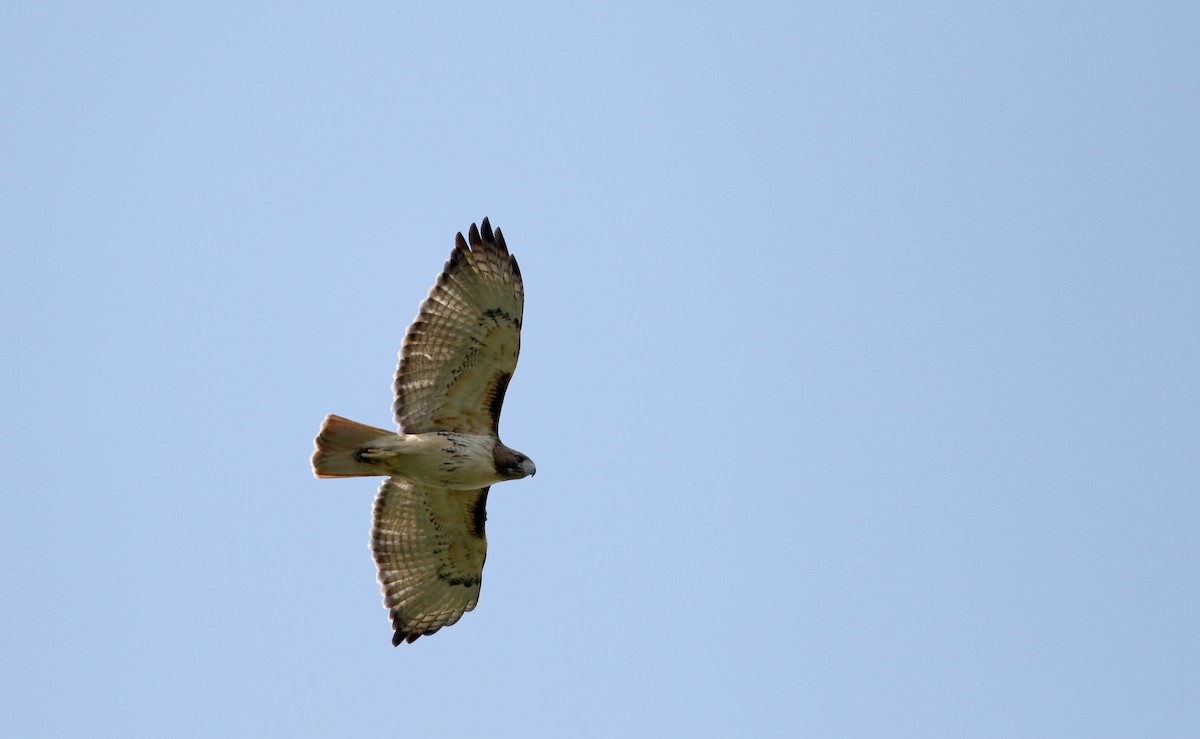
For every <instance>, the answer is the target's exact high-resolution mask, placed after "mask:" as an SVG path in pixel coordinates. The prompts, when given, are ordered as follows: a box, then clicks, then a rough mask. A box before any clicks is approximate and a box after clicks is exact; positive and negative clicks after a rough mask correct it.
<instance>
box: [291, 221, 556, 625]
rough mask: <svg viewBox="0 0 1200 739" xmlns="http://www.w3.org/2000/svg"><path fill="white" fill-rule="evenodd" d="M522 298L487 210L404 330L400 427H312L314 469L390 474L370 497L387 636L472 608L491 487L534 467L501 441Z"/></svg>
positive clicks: (396, 409)
mask: <svg viewBox="0 0 1200 739" xmlns="http://www.w3.org/2000/svg"><path fill="white" fill-rule="evenodd" d="M524 305H525V292H524V286H523V285H522V282H521V270H520V269H519V268H518V267H517V260H516V259H515V258H514V257H513V256H512V255H510V254H509V253H508V247H507V246H506V245H505V243H504V234H502V233H501V232H500V229H496V230H495V231H494V232H493V231H492V227H491V224H489V223H488V219H486V218H484V219H483V224H482V227H481V228H476V227H475V224H473V223H472V224H471V229H470V232H469V235H468V237H467V238H466V239H464V238H463V235H462V233H459V234H458V235H457V236H456V238H455V243H454V251H453V253H451V255H450V259H449V260H448V261H447V262H446V265H445V267H444V268H443V269H442V273H441V275H439V276H438V279H437V282H436V283H435V284H434V286H433V287H432V288H431V289H430V290H429V295H428V297H426V298H425V301H424V302H423V303H421V307H420V310H419V311H418V313H417V317H416V319H414V320H413V322H412V325H411V326H409V327H408V332H407V333H406V334H405V336H404V343H403V345H402V346H401V348H400V366H399V367H398V368H397V369H396V377H395V382H394V384H393V389H394V391H395V403H394V404H393V405H392V411H393V415H394V417H395V421H396V424H397V426H398V427H399V429H400V432H399V433H393V432H391V431H388V430H386V429H381V428H375V427H374V426H366V425H364V424H361V423H357V422H355V421H350V420H348V419H345V418H342V417H340V416H333V415H331V416H327V417H326V418H325V422H324V423H323V424H322V425H321V430H320V432H319V433H318V435H317V438H316V447H317V450H316V452H315V453H314V454H313V457H312V467H313V473H314V474H315V475H316V476H317V477H321V478H326V477H363V476H371V475H384V476H387V479H386V480H384V481H383V485H382V486H381V487H380V488H379V494H378V495H377V496H376V498H375V507H374V519H373V523H372V527H371V552H372V554H373V555H374V558H375V564H376V565H377V566H378V568H379V584H380V586H381V588H382V590H383V604H384V607H385V608H387V609H388V613H389V614H390V616H391V619H392V626H393V628H394V630H395V633H394V635H393V636H392V644H393V645H399V644H400V643H401V642H410V643H411V642H413V641H415V640H416V639H417V638H418V637H421V636H428V635H429V634H433V633H434V632H436V631H437V630H438V629H440V628H442V627H443V626H450V625H451V624H453V623H456V622H457V621H458V620H459V619H460V618H462V615H463V614H464V613H466V612H467V611H469V610H471V609H473V608H474V607H475V604H476V603H477V602H478V601H479V585H480V582H481V580H482V577H483V561H484V559H485V558H486V556H487V539H486V537H485V536H484V521H485V520H486V519H487V513H486V505H487V496H488V489H489V488H490V487H491V486H492V485H494V484H495V483H498V482H502V481H504V480H519V479H521V478H522V477H528V476H531V475H533V474H534V473H535V472H536V471H537V468H536V467H534V465H533V461H532V460H530V459H529V457H526V456H525V455H524V454H521V453H520V452H518V451H516V450H514V449H510V448H509V447H507V446H505V445H504V444H503V443H501V441H500V438H499V427H500V407H501V405H503V403H504V393H505V390H507V389H508V382H509V380H511V379H512V375H513V371H514V370H515V369H516V367H517V354H518V353H519V352H520V348H521V319H522V313H523V311H524Z"/></svg>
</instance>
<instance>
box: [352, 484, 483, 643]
mask: <svg viewBox="0 0 1200 739" xmlns="http://www.w3.org/2000/svg"><path fill="white" fill-rule="evenodd" d="M487 494H488V488H482V489H480V490H446V489H444V488H436V487H430V486H427V485H422V484H421V483H419V482H414V481H412V480H409V479H406V478H403V477H389V478H388V479H387V480H384V482H383V486H382V487H380V488H379V495H378V496H376V498H375V517H374V523H373V525H372V527H371V552H372V553H373V554H374V555H375V564H376V565H378V566H379V584H380V586H381V587H382V589H383V605H384V607H386V608H387V609H388V613H389V614H390V615H391V617H392V625H393V627H394V628H395V630H396V633H395V635H393V637H392V644H394V645H399V644H400V642H402V641H407V642H413V641H415V640H416V639H417V638H418V637H420V636H427V635H429V634H432V633H434V632H435V631H437V630H438V629H440V628H442V627H443V626H449V625H451V624H453V623H455V622H457V621H458V619H460V618H462V615H463V614H464V613H466V612H467V611H469V610H471V609H472V608H474V607H475V604H476V603H477V602H478V601H479V584H480V582H481V581H482V579H483V560H484V559H485V558H486V557H487V538H486V537H485V536H484V533H483V527H484V521H485V520H486V519H487V513H486V511H485V506H486V504H487Z"/></svg>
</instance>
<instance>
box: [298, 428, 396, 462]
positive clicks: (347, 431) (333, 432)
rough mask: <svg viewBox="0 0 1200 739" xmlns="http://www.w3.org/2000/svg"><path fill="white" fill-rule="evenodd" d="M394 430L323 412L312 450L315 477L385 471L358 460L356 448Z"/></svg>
mask: <svg viewBox="0 0 1200 739" xmlns="http://www.w3.org/2000/svg"><path fill="white" fill-rule="evenodd" d="M395 435H396V434H395V432H392V431H388V430H386V429H381V428H375V427H374V426H367V425H366V424H363V423H358V422H357V421H351V420H350V419H348V418H342V417H341V416H332V415H330V416H326V417H325V422H324V423H322V424H321V430H320V432H318V433H317V451H316V452H314V453H313V457H312V466H313V474H314V475H316V476H317V477H368V476H370V475H384V474H387V473H386V472H380V471H379V470H377V469H376V468H375V467H372V466H371V465H369V464H364V463H362V462H360V461H358V452H359V451H360V450H361V449H362V448H363V447H366V446H370V445H371V442H373V441H377V440H379V439H380V438H384V437H388V436H395Z"/></svg>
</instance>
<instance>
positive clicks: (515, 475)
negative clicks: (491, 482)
mask: <svg viewBox="0 0 1200 739" xmlns="http://www.w3.org/2000/svg"><path fill="white" fill-rule="evenodd" d="M492 460H493V463H494V464H495V466H496V473H497V474H499V475H500V476H501V477H503V478H504V479H505V480H520V479H521V478H522V477H530V476H532V475H536V474H537V467H536V466H534V464H533V460H532V459H530V458H529V457H526V456H525V455H524V454H521V453H520V452H518V451H517V450H515V449H509V448H508V447H506V446H504V445H503V444H501V443H500V442H499V441H497V442H496V446H495V448H494V449H493V450H492Z"/></svg>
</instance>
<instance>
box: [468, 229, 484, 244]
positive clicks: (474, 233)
mask: <svg viewBox="0 0 1200 739" xmlns="http://www.w3.org/2000/svg"><path fill="white" fill-rule="evenodd" d="M469 240H470V242H471V246H483V239H481V238H479V229H478V228H476V226H475V224H474V223H472V224H471V232H470V239H469Z"/></svg>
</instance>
